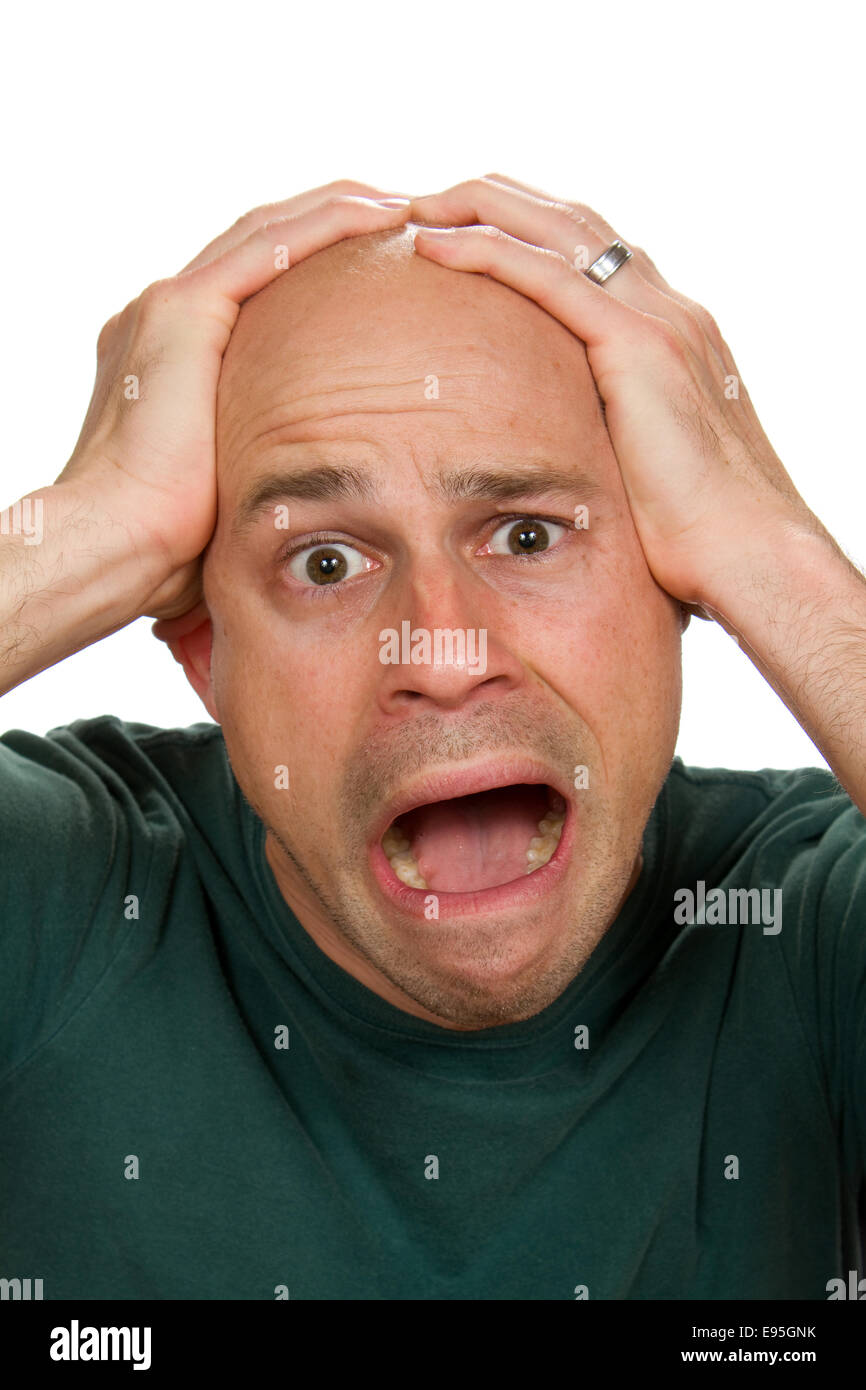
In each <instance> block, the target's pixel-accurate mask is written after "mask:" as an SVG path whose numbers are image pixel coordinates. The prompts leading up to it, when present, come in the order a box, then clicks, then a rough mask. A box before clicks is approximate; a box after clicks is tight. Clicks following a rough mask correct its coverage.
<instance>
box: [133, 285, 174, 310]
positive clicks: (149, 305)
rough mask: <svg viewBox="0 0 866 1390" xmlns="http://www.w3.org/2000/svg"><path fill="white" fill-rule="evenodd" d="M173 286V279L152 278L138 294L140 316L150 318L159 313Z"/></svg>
mask: <svg viewBox="0 0 866 1390" xmlns="http://www.w3.org/2000/svg"><path fill="white" fill-rule="evenodd" d="M173 286H174V281H173V280H154V282H153V284H152V285H148V286H146V288H145V289H143V290H142V292H141V294H140V295H139V296H138V311H139V316H140V317H141V318H152V317H155V316H156V315H157V314H159V313H161V312H162V311H163V310H164V308H165V305H166V303H167V302H168V300H169V297H170V295H171V293H172V289H173Z"/></svg>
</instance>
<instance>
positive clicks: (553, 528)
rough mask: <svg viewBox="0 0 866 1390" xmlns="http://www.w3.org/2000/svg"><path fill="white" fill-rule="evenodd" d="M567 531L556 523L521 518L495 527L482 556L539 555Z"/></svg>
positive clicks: (535, 518) (566, 528)
mask: <svg viewBox="0 0 866 1390" xmlns="http://www.w3.org/2000/svg"><path fill="white" fill-rule="evenodd" d="M567 530H568V527H567V526H564V525H562V524H561V523H560V522H558V521H541V520H539V518H538V517H522V518H521V519H520V520H518V521H513V520H512V521H506V522H505V524H504V525H502V526H497V528H496V530H495V531H494V532H493V535H492V536H491V537H490V540H489V541H488V542H487V545H486V546H484V547H482V550H481V552H480V553H481V554H482V555H540V554H541V552H542V551H544V550H547V549H549V548H550V546H552V545H553V544H554V543H555V542H556V541H558V540H560V539H561V538H562V537H563V536H564V535H565V533H566V531H567Z"/></svg>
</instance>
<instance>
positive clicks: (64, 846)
mask: <svg viewBox="0 0 866 1390" xmlns="http://www.w3.org/2000/svg"><path fill="white" fill-rule="evenodd" d="M0 836H2V848H0V895H2V897H0V901H2V918H0V929H2V949H0V1182H2V1204H0V1278H5V1279H14V1278H20V1279H25V1278H30V1279H31V1280H33V1279H42V1280H43V1297H44V1298H45V1299H102V1298H105V1299H150V1298H155V1299H274V1298H278V1297H285V1296H286V1295H288V1296H289V1297H290V1298H292V1299H461V1300H462V1299H569V1300H571V1299H574V1298H575V1297H580V1296H588V1297H589V1298H590V1299H647V1298H664V1299H697V1298H714V1299H720V1298H732V1299H749V1298H759V1299H760V1298H791V1299H793V1298H801V1299H826V1298H827V1296H828V1294H827V1284H828V1281H829V1280H831V1279H834V1278H842V1279H846V1280H847V1278H848V1272H849V1271H850V1270H856V1271H858V1272H859V1274H860V1275H862V1274H863V1273H864V1270H863V1259H862V1253H863V1252H862V1242H861V1233H860V1221H861V1219H862V1215H863V1205H862V1204H863V1195H864V1156H866V821H864V819H863V817H862V816H861V815H860V813H859V811H858V810H857V809H856V808H855V807H854V806H853V805H852V803H851V801H850V800H849V799H848V797H847V796H845V795H844V794H843V793H842V792H841V791H840V789H839V787H838V785H837V784H836V782H835V780H834V778H833V777H832V776H831V774H830V773H828V772H826V771H822V770H819V769H814V768H802V769H799V770H797V771H780V770H764V771H761V772H737V771H726V770H709V769H703V768H693V767H686V766H684V765H683V763H682V762H681V760H680V759H675V761H674V763H673V766H672V768H671V771H670V774H669V776H668V778H667V780H666V782H665V785H664V788H663V790H662V792H661V794H660V796H659V798H658V800H657V802H656V805H655V807H654V809H653V812H652V815H651V817H650V820H649V823H648V825H647V828H646V833H645V836H644V856H645V863H644V868H643V871H642V874H641V877H640V879H639V881H638V884H637V886H636V888H635V889H634V891H633V893H632V894H631V895H630V896H629V898H628V899H627V900H626V903H625V906H624V908H623V910H622V912H621V913H620V915H619V917H618V918H617V919H616V921H615V922H614V923H613V924H612V925H611V927H610V928H609V930H608V931H607V933H606V935H605V936H604V938H603V939H602V941H601V943H600V944H599V946H598V947H597V949H596V950H595V952H594V953H593V955H592V957H591V958H590V960H589V962H588V964H587V965H586V967H585V968H584V969H583V970H582V971H581V972H580V973H579V974H578V975H577V977H576V978H575V979H574V980H573V981H572V983H571V984H570V985H569V986H568V988H567V989H566V990H565V991H564V993H563V994H561V995H560V997H559V998H558V999H557V1000H555V1002H554V1003H553V1004H551V1005H550V1006H549V1007H548V1008H547V1009H545V1010H544V1011H543V1012H542V1013H540V1014H537V1015H536V1016H535V1017H534V1018H531V1019H529V1020H527V1021H525V1022H523V1023H519V1024H515V1025H510V1026H506V1027H502V1028H492V1029H486V1030H484V1031H481V1032H475V1033H463V1032H454V1031H452V1030H449V1029H447V1028H442V1027H439V1026H438V1025H436V1024H432V1023H428V1022H426V1021H423V1020H421V1019H417V1018H415V1017H413V1016H411V1015H408V1014H406V1013H404V1012H403V1011H402V1010H400V1009H398V1008H396V1007H394V1006H393V1005H391V1004H388V1003H386V1002H385V1000H383V999H381V998H379V996H378V995H376V994H374V993H372V992H371V991H370V990H368V989H367V988H366V987H365V986H363V985H361V984H360V983H359V982H358V981H356V980H355V979H354V978H352V977H351V976H350V975H348V974H347V973H346V972H345V971H344V970H343V969H342V968H341V967H340V966H338V965H336V964H335V963H334V962H333V961H331V960H330V959H329V958H328V957H327V956H325V955H324V954H323V953H322V952H321V951H320V950H319V948H318V947H317V946H316V945H315V944H314V942H313V941H312V939H311V938H310V937H309V936H308V935H307V934H306V932H305V931H304V929H303V928H302V927H301V925H300V924H299V922H298V921H297V919H296V918H295V917H294V916H293V914H292V912H291V911H290V910H289V908H288V906H287V905H286V903H285V901H284V900H283V898H282V896H281V895H280V893H279V890H278V888H277V886H276V883H275V880H274V878H273V875H272V873H271V871H270V868H269V866H268V864H267V861H266V860H265V858H264V855H263V847H264V827H263V826H262V823H261V822H260V820H259V819H258V817H257V816H256V815H255V814H254V813H253V811H252V810H251V809H250V808H249V806H248V805H247V803H246V802H245V800H244V798H243V796H242V794H241V793H240V790H239V788H238V786H237V783H236V781H235V779H234V776H233V774H232V772H231V768H230V766H229V763H228V759H227V756H226V751H225V744H224V742H223V738H222V734H221V731H220V730H219V728H218V727H217V726H214V725H204V724H197V725H193V726H192V727H190V728H187V729H154V728H151V727H149V726H146V725H142V724H132V723H124V722H122V721H120V720H118V719H116V718H114V717H103V718H98V719H92V720H82V721H78V722H76V723H74V724H72V725H70V726H69V727H66V728H60V729H55V730H53V731H52V732H51V733H50V734H48V735H47V736H46V737H44V738H42V737H37V736H36V735H34V734H30V733H25V732H22V731H21V730H13V731H11V732H9V733H7V734H6V735H5V736H3V738H2V739H0ZM700 884H703V885H705V888H704V892H705V893H706V895H707V898H708V900H709V897H710V894H711V889H713V888H721V889H722V890H723V893H726V892H727V890H728V889H731V888H735V889H749V888H752V887H757V888H759V889H762V890H764V891H765V894H766V897H765V899H763V900H762V901H765V902H766V903H768V904H769V903H775V901H776V900H775V899H774V898H773V892H775V890H779V889H781V891H782V899H781V902H782V907H783V913H782V916H781V919H780V920H781V930H778V929H776V927H773V926H770V927H769V928H768V927H767V925H766V924H767V922H768V921H769V917H764V918H762V919H761V920H760V921H756V920H755V918H754V917H751V918H749V919H748V920H747V921H745V922H743V923H742V924H741V925H736V924H732V923H730V922H726V923H725V924H724V925H722V924H717V925H713V924H711V922H712V918H711V915H710V909H709V907H708V908H707V911H706V917H707V920H706V922H702V921H701V916H700V913H697V920H695V921H694V923H690V922H688V921H683V920H679V921H678V920H676V919H677V918H680V919H682V918H683V917H684V916H685V915H686V914H685V912H684V911H683V909H682V907H678V906H677V904H678V903H679V904H682V903H683V901H684V899H683V897H682V894H681V893H680V890H683V889H690V890H693V891H694V892H695V894H696V896H697V894H698V893H699V892H700V891H701V890H700V888H699V885H700ZM675 895H677V896H675ZM716 900H717V901H718V898H717V899H716ZM727 901H730V894H729V895H728V899H727ZM136 913H137V915H136ZM731 915H733V913H731ZM741 916H748V914H747V913H745V912H744V911H743V910H742V909H741ZM280 1043H282V1044H285V1043H287V1044H288V1045H287V1046H286V1045H282V1046H280V1045H278V1044H280ZM584 1044H585V1045H584ZM858 1204H859V1208H858Z"/></svg>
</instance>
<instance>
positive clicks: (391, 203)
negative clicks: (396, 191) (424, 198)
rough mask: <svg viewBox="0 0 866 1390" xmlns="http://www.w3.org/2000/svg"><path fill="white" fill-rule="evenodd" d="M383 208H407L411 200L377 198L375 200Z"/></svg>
mask: <svg viewBox="0 0 866 1390" xmlns="http://www.w3.org/2000/svg"><path fill="white" fill-rule="evenodd" d="M377 201H378V202H380V203H381V204H382V206H383V207H384V208H407V207H408V206H409V204H410V203H411V201H412V199H411V198H379V199H378V200H377Z"/></svg>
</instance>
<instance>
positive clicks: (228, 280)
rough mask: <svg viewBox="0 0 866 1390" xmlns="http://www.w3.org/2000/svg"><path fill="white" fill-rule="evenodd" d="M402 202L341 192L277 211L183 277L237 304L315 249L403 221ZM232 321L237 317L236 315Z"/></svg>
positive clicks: (403, 209)
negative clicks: (285, 213) (292, 210)
mask: <svg viewBox="0 0 866 1390" xmlns="http://www.w3.org/2000/svg"><path fill="white" fill-rule="evenodd" d="M408 207H409V204H408V203H407V204H406V205H405V206H403V207H398V208H389V207H385V206H383V205H382V204H381V203H376V202H374V201H372V200H371V199H368V198H356V197H352V196H345V197H344V196H337V197H333V198H329V199H327V201H325V202H324V203H321V204H320V205H319V206H318V207H314V208H310V209H308V210H307V211H306V212H302V213H300V214H298V215H295V216H289V217H278V218H276V219H274V220H272V221H266V222H264V223H263V224H262V225H261V226H259V227H257V228H256V229H255V230H254V231H253V232H251V233H250V234H249V235H248V236H247V237H246V238H245V239H244V240H243V241H241V242H240V243H239V244H238V245H236V246H233V247H231V248H230V249H229V250H228V251H226V252H224V253H223V255H221V256H218V257H217V258H216V260H213V261H209V262H208V263H207V264H206V265H203V266H200V267H199V268H198V269H197V270H192V271H185V272H182V274H181V276H179V277H178V279H186V280H189V281H190V283H192V284H194V285H195V284H198V285H201V287H202V288H203V289H204V290H206V291H207V292H208V294H213V293H216V294H218V295H222V296H223V297H224V298H225V299H227V300H229V301H230V302H231V304H232V305H234V306H237V305H238V304H240V303H241V302H242V301H243V300H244V299H248V298H249V297H250V296H251V295H253V294H256V293H257V292H258V291H259V290H260V289H263V288H264V286H265V285H267V284H269V283H270V281H271V280H274V279H276V277H277V275H281V274H283V272H284V271H285V270H287V269H289V268H290V267H291V266H293V265H296V264H297V263H298V261H302V260H304V259H305V258H306V257H307V256H311V255H313V254H314V252H316V251H321V250H323V249H324V247H326V246H331V245H333V244H334V243H335V242H338V241H343V240H345V238H346V237H352V236H362V235H363V234H364V233H365V232H374V231H378V230H380V229H384V228H386V227H399V226H401V225H402V224H403V223H404V222H405V221H406V218H407V215H408ZM232 326H233V319H232Z"/></svg>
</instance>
